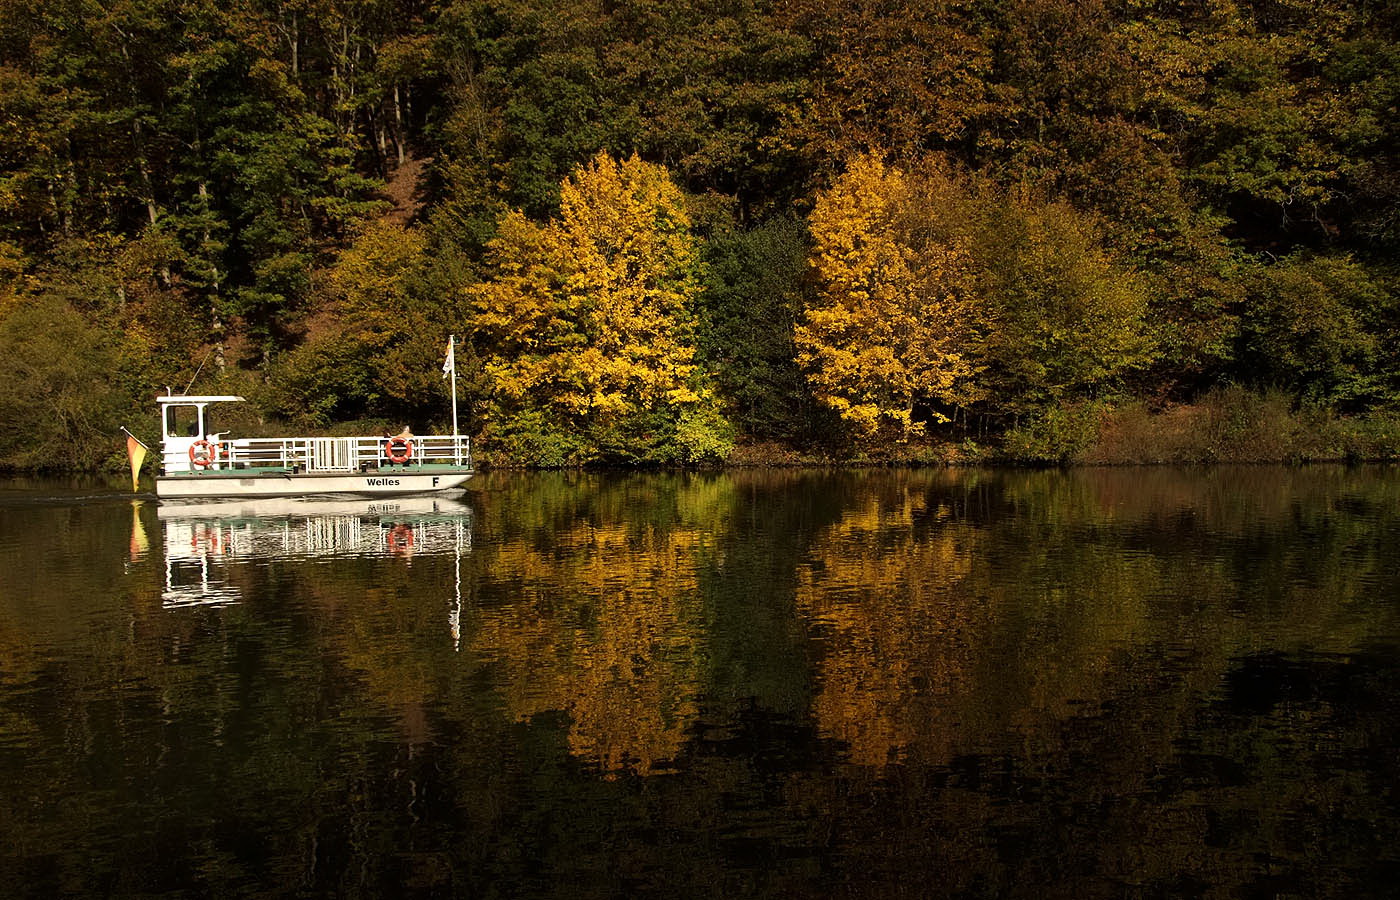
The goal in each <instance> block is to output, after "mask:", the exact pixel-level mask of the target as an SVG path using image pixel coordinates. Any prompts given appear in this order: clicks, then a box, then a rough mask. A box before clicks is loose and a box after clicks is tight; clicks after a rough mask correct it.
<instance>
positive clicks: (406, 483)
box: [156, 469, 473, 499]
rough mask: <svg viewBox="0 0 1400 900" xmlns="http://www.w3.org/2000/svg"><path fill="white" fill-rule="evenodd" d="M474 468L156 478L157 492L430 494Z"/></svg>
mask: <svg viewBox="0 0 1400 900" xmlns="http://www.w3.org/2000/svg"><path fill="white" fill-rule="evenodd" d="M472 474H473V473H472V472H470V471H462V470H460V469H457V470H453V471H447V472H419V471H408V472H377V473H368V472H356V473H353V474H350V473H343V472H317V473H297V474H289V473H267V474H242V473H239V474H232V473H230V474H212V473H211V474H204V475H177V476H168V475H163V476H161V477H159V478H157V479H156V496H157V497H161V498H169V499H175V498H187V497H299V496H307V495H313V494H314V495H320V494H348V495H352V496H357V497H378V496H393V495H397V494H428V493H434V492H436V491H447V490H451V489H452V488H456V487H461V486H462V485H463V484H465V483H466V481H467V479H469V478H471V477H472Z"/></svg>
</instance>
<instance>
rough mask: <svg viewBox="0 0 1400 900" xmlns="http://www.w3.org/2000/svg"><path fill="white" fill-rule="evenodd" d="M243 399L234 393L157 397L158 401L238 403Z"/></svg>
mask: <svg viewBox="0 0 1400 900" xmlns="http://www.w3.org/2000/svg"><path fill="white" fill-rule="evenodd" d="M242 401H243V398H242V397H235V396H234V395H233V394H200V395H194V394H173V395H166V396H162V397H157V398H156V402H158V403H237V402H242Z"/></svg>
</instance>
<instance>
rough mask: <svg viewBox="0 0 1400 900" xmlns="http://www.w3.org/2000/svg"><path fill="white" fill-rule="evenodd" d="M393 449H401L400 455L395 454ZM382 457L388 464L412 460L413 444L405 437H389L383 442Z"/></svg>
mask: <svg viewBox="0 0 1400 900" xmlns="http://www.w3.org/2000/svg"><path fill="white" fill-rule="evenodd" d="M395 447H402V448H403V452H402V453H396V452H395ZM384 456H385V457H387V458H388V460H389V462H393V463H406V462H408V461H409V460H410V459H412V458H413V442H412V441H410V440H409V439H408V438H406V437H391V438H389V439H388V440H387V441H385V442H384Z"/></svg>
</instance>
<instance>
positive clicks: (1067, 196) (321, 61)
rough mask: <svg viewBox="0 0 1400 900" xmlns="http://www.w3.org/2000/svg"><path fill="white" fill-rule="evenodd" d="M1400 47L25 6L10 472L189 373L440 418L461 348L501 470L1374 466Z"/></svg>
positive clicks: (480, 426) (250, 426) (9, 349)
mask: <svg viewBox="0 0 1400 900" xmlns="http://www.w3.org/2000/svg"><path fill="white" fill-rule="evenodd" d="M1397 38H1400V7H1397V5H1396V4H1395V3H1393V2H1387V0H1324V2H1317V0H1254V2H1233V0H1179V2H1169V0H1086V2H1077V0H998V2H990V0H962V2H937V3H890V2H869V0H847V2H833V0H785V2H762V0H683V2H667V3H659V2H651V0H606V2H593V0H556V2H545V0H442V2H434V0H418V2H400V3H389V2H374V0H368V2H366V0H293V2H285V3H272V2H264V0H228V2H223V3H213V2H210V0H112V2H109V3H105V4H97V3H91V2H85V3H80V2H75V0H54V2H45V3H39V4H21V3H18V2H16V0H0V122H2V123H3V128H0V359H3V360H4V361H5V363H6V365H7V367H8V377H7V379H6V386H5V389H4V391H3V392H0V426H3V427H2V428H0V463H3V464H4V465H8V466H11V467H30V468H43V467H53V468H65V467H66V468H93V467H99V466H102V465H109V464H111V462H112V459H113V457H114V453H115V452H116V450H117V448H118V446H119V442H118V441H117V439H116V437H115V435H116V434H117V428H118V426H119V425H121V424H127V425H129V426H131V427H132V428H133V430H134V431H136V432H137V433H138V434H143V435H146V436H150V435H151V433H152V432H153V431H154V426H153V424H152V423H151V420H152V418H153V415H152V410H151V407H152V403H151V398H152V397H153V395H155V394H156V393H158V392H160V391H163V390H164V389H165V388H166V387H167V386H170V387H173V388H174V389H175V390H176V391H180V390H182V389H184V388H185V387H186V386H187V385H191V386H192V390H195V391H199V392H207V393H213V392H218V393H225V392H229V393H239V394H242V395H244V396H246V397H248V398H249V400H250V401H251V403H250V404H248V408H247V413H246V416H247V420H246V421H244V422H240V423H237V425H238V427H240V428H242V429H244V430H245V431H249V432H256V431H257V430H259V429H275V428H280V427H287V426H296V427H298V428H303V429H316V430H325V431H337V430H339V431H347V432H359V431H363V430H365V429H368V428H380V427H383V426H385V425H387V424H395V425H397V424H403V423H409V424H411V425H412V427H414V428H415V429H416V430H420V431H422V430H426V429H428V428H429V427H433V426H441V425H442V424H444V423H445V422H446V421H447V416H448V412H447V410H448V403H447V396H448V395H447V388H446V383H445V382H444V381H443V380H442V378H441V373H440V366H441V362H442V357H443V352H444V349H445V346H446V342H447V338H448V335H450V334H456V335H458V336H459V337H460V339H461V341H462V344H461V346H460V347H459V351H458V356H457V359H458V370H459V375H460V378H459V388H460V391H461V398H462V403H463V411H464V414H465V422H466V424H467V430H470V431H471V433H472V434H474V435H475V436H476V437H477V439H478V447H479V449H480V451H481V455H482V457H483V458H484V459H485V460H487V461H495V462H498V463H519V464H533V465H571V464H579V463H590V462H612V463H631V462H674V463H695V462H705V461H717V460H724V459H731V460H741V461H742V460H754V459H790V458H815V457H821V458H846V459H881V458H903V459H923V460H933V459H940V460H946V459H956V458H964V459H981V458H991V457H989V456H988V454H994V455H996V456H997V457H998V458H1011V459H1026V460H1037V459H1043V460H1065V459H1087V460H1094V459H1101V460H1106V461H1111V460H1113V459H1117V458H1122V459H1134V458H1149V457H1151V458H1156V456H1157V455H1160V454H1161V453H1163V452H1168V453H1169V455H1170V453H1174V452H1179V453H1180V454H1182V455H1185V456H1191V455H1192V454H1195V455H1198V456H1200V455H1204V456H1206V457H1210V456H1212V455H1224V456H1237V457H1242V458H1265V457H1269V456H1270V454H1281V455H1282V456H1284V457H1287V456H1289V455H1297V454H1301V455H1304V456H1309V455H1315V456H1319V457H1325V456H1343V455H1355V456H1393V455H1395V454H1396V453H1400V268H1397V266H1398V265H1400V40H1397ZM1173 447H1176V448H1177V450H1172V449H1171V448H1173ZM1106 448H1107V449H1106ZM1162 448H1167V449H1166V450H1165V451H1164V450H1163V449H1162Z"/></svg>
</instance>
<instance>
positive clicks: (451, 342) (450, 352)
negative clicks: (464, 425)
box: [447, 334, 462, 466]
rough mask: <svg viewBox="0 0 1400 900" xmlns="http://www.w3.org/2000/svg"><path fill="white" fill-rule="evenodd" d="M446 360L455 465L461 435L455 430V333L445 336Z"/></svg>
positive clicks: (460, 451) (458, 453) (459, 460)
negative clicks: (449, 378) (448, 371)
mask: <svg viewBox="0 0 1400 900" xmlns="http://www.w3.org/2000/svg"><path fill="white" fill-rule="evenodd" d="M447 360H448V363H449V364H450V365H451V368H452V454H453V457H454V459H455V461H456V463H457V465H459V466H460V465H461V464H462V436H461V433H460V432H459V431H458V430H457V335H455V334H454V335H449V336H448V338H447Z"/></svg>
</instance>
